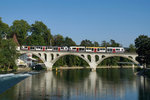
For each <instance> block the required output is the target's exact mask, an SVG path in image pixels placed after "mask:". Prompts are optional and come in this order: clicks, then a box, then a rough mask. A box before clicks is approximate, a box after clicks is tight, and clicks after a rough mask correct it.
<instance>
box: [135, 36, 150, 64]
mask: <svg viewBox="0 0 150 100" xmlns="http://www.w3.org/2000/svg"><path fill="white" fill-rule="evenodd" d="M135 47H136V52H137V53H138V58H137V60H138V61H139V62H140V63H141V64H143V63H146V65H147V64H150V38H149V37H148V36H146V35H140V36H139V37H138V38H136V39H135Z"/></svg>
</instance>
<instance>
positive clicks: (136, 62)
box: [97, 55, 139, 65]
mask: <svg viewBox="0 0 150 100" xmlns="http://www.w3.org/2000/svg"><path fill="white" fill-rule="evenodd" d="M111 57H122V58H126V59H128V60H130V61H132V62H133V64H136V65H138V64H139V62H138V61H136V60H135V59H133V58H132V57H131V56H123V55H110V56H105V57H103V58H102V59H101V60H99V61H98V62H97V64H98V65H99V64H100V63H102V62H103V61H104V60H105V59H108V58H111Z"/></svg>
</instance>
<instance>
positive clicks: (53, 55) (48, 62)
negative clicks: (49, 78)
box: [19, 50, 139, 70]
mask: <svg viewBox="0 0 150 100" xmlns="http://www.w3.org/2000/svg"><path fill="white" fill-rule="evenodd" d="M19 52H20V53H21V54H30V55H35V56H37V57H39V58H40V59H41V60H42V61H43V63H44V64H45V66H46V68H47V69H48V70H51V69H52V67H53V65H54V63H55V62H56V61H57V60H58V59H59V58H61V57H63V56H66V55H75V56H79V57H80V58H82V59H83V60H85V61H86V62H87V63H88V64H89V66H90V68H92V69H93V70H96V67H97V65H98V64H99V63H101V62H102V61H103V60H104V59H106V58H109V57H114V56H119V57H123V58H127V59H129V60H131V61H133V62H134V63H135V64H139V63H138V62H137V61H136V57H137V56H138V55H137V54H129V53H87V52H49V51H23V50H20V51H19ZM89 58H90V59H89Z"/></svg>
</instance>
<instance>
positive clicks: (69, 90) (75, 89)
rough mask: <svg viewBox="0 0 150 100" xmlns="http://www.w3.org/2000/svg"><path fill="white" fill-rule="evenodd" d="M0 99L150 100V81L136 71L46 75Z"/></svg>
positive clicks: (34, 77) (4, 94)
mask: <svg viewBox="0 0 150 100" xmlns="http://www.w3.org/2000/svg"><path fill="white" fill-rule="evenodd" d="M0 100H150V80H149V79H147V78H143V77H137V76H135V75H134V74H133V70H132V69H97V71H96V72H91V71H90V70H87V69H84V70H83V69H82V70H61V71H59V72H55V71H52V72H42V73H40V74H37V75H33V76H30V77H28V78H26V79H25V80H23V81H21V82H20V83H18V84H17V85H15V86H14V87H12V88H10V89H9V90H7V91H6V92H4V93H3V94H1V95H0Z"/></svg>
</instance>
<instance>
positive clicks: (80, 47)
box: [69, 46, 86, 52]
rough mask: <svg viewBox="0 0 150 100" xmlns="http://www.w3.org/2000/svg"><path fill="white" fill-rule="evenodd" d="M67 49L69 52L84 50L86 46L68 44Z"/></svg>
mask: <svg viewBox="0 0 150 100" xmlns="http://www.w3.org/2000/svg"><path fill="white" fill-rule="evenodd" d="M69 51H71V52H86V48H85V47H84V46H70V47H69Z"/></svg>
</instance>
